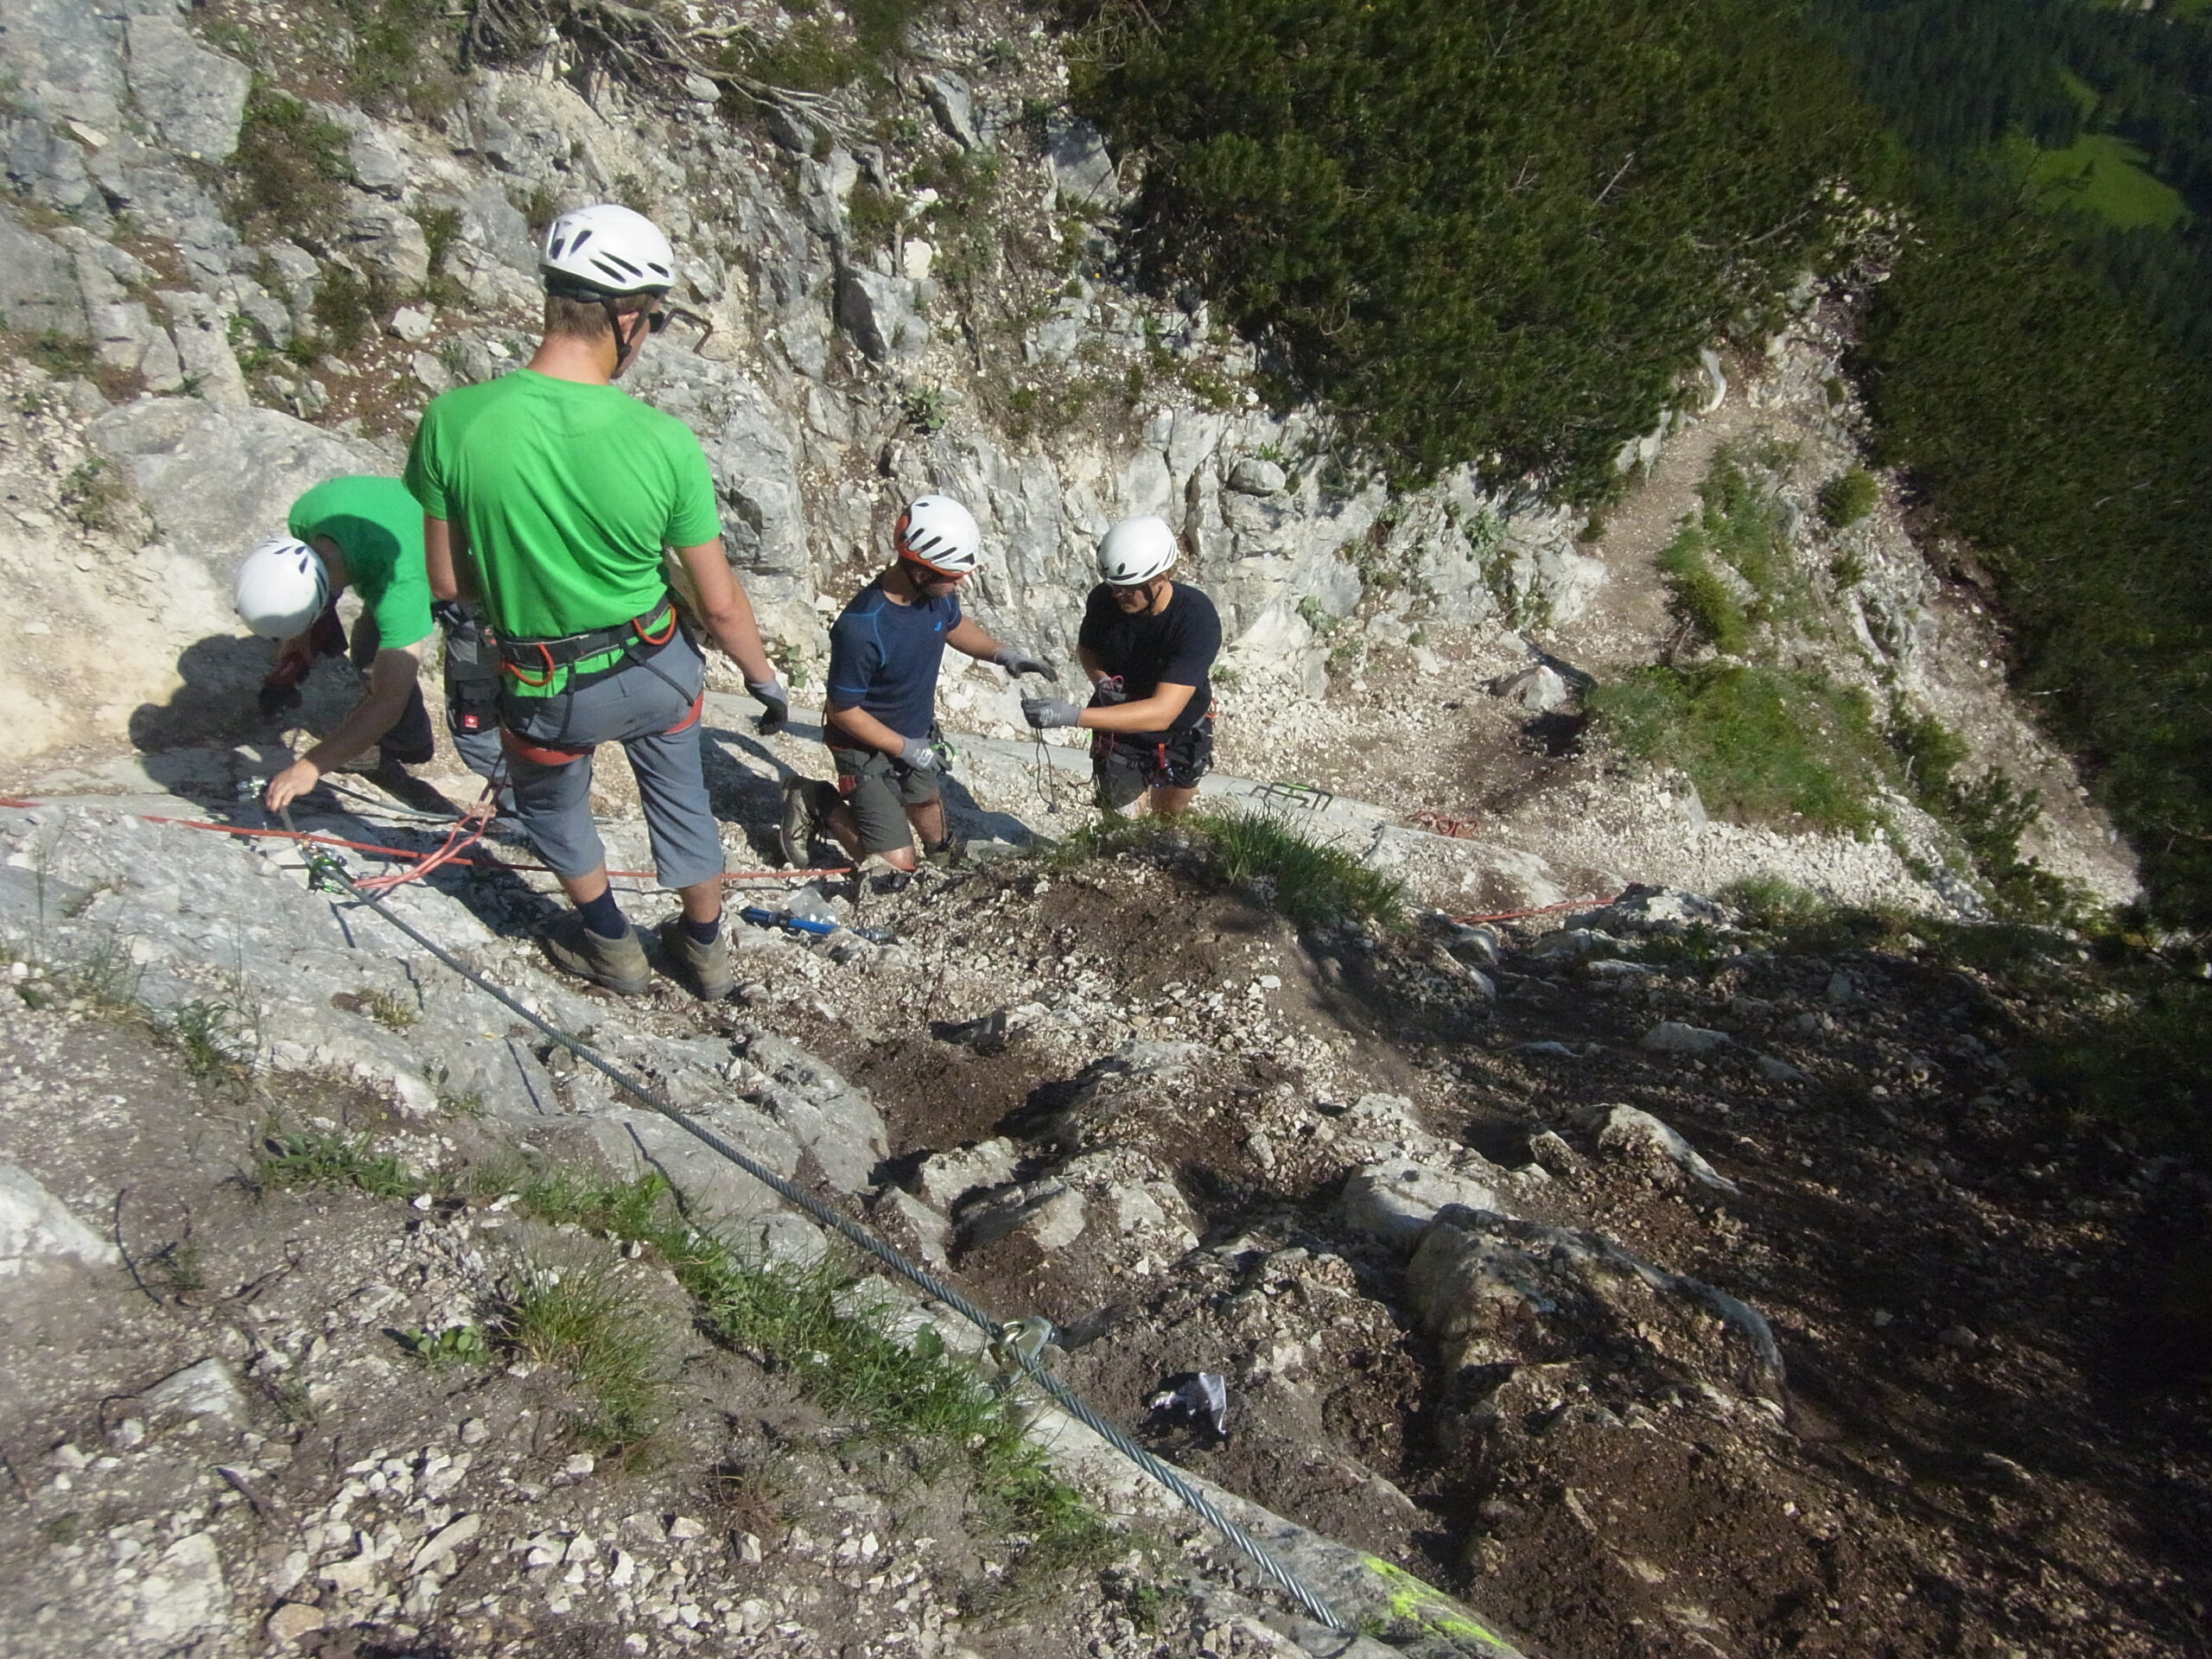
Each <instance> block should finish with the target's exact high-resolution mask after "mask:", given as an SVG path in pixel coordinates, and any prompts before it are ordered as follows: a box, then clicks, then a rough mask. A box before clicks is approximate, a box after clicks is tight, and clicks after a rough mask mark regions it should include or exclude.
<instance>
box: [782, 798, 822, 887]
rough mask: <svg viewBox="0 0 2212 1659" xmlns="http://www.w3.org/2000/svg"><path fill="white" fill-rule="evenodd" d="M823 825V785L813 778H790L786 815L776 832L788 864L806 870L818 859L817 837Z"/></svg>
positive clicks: (785, 803)
mask: <svg viewBox="0 0 2212 1659" xmlns="http://www.w3.org/2000/svg"><path fill="white" fill-rule="evenodd" d="M821 828H822V798H821V785H820V784H819V783H818V782H817V780H816V779H811V778H786V779H785V780H784V817H783V822H782V823H781V824H780V825H779V826H778V829H777V832H776V839H777V841H778V842H779V844H780V845H781V846H782V848H783V852H784V862H785V865H787V866H788V867H790V868H792V869H794V870H803V869H805V868H807V867H808V866H809V865H810V864H812V863H813V862H814V837H815V836H816V834H817V832H819V831H820V829H821Z"/></svg>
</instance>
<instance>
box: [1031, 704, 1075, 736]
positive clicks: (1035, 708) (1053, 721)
mask: <svg viewBox="0 0 2212 1659" xmlns="http://www.w3.org/2000/svg"><path fill="white" fill-rule="evenodd" d="M1082 713H1083V710H1082V709H1078V708H1077V707H1076V706H1075V704H1073V703H1071V702H1068V701H1067V700H1066V699H1065V698H1063V697H1024V698H1023V699H1022V700H1021V717H1022V718H1023V719H1024V720H1026V721H1028V722H1029V723H1030V725H1032V726H1033V727H1034V728H1036V729H1037V730H1039V731H1040V732H1042V731H1049V730H1050V729H1051V728H1053V727H1055V726H1072V725H1074V724H1075V723H1076V721H1077V718H1078V717H1079V716H1080V715H1082Z"/></svg>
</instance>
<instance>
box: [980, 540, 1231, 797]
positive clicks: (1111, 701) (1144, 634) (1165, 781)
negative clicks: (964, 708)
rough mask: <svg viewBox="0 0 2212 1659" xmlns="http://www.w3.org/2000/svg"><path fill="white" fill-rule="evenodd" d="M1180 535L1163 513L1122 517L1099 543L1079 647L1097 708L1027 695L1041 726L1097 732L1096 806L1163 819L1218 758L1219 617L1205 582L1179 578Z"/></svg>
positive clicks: (1093, 762) (1031, 715)
mask: <svg viewBox="0 0 2212 1659" xmlns="http://www.w3.org/2000/svg"><path fill="white" fill-rule="evenodd" d="M1175 554H1176V546H1175V532H1174V531H1171V530H1170V529H1168V528H1167V525H1166V523H1165V522H1164V521H1163V520H1161V519H1159V518H1152V517H1149V516H1147V517H1145V518H1124V519H1123V520H1122V522H1121V523H1120V524H1116V525H1115V526H1114V527H1113V529H1111V530H1109V531H1107V532H1106V539H1105V540H1103V542H1101V543H1099V544H1098V574H1099V575H1101V576H1103V578H1105V580H1103V582H1100V583H1099V584H1098V586H1096V588H1092V589H1091V590H1090V598H1089V599H1088V600H1087V601H1085V602H1084V609H1083V631H1082V632H1080V633H1078V634H1077V636H1076V655H1077V658H1079V659H1080V660H1081V661H1082V663H1083V668H1084V672H1085V673H1086V674H1088V675H1090V685H1091V695H1090V707H1089V708H1088V709H1078V708H1077V707H1076V706H1075V704H1073V703H1072V702H1063V701H1061V700H1059V699H1058V698H1055V697H1024V698H1023V699H1022V700H1021V712H1022V715H1023V716H1024V717H1025V718H1026V719H1027V721H1029V723H1030V725H1032V726H1033V727H1035V728H1038V729H1039V730H1040V731H1041V730H1044V729H1046V728H1049V727H1054V726H1080V727H1083V728H1085V729H1086V730H1088V731H1090V732H1092V733H1093V734H1095V735H1094V736H1093V737H1092V739H1091V744H1090V772H1091V778H1092V779H1093V781H1094V782H1095V784H1096V787H1097V791H1098V804H1099V805H1100V807H1102V808H1103V810H1107V811H1109V812H1122V813H1134V812H1135V810H1136V809H1137V808H1138V806H1139V805H1140V804H1146V805H1149V806H1150V807H1151V809H1152V810H1153V811H1154V812H1155V813H1157V814H1159V815H1160V817H1173V816H1174V815H1175V814H1176V813H1178V812H1181V811H1183V810H1185V809H1186V808H1188V807H1189V805H1190V804H1191V803H1192V800H1193V799H1194V798H1196V797H1197V795H1198V779H1201V778H1203V777H1205V774H1206V772H1207V770H1208V769H1209V768H1210V767H1211V766H1212V765H1213V688H1212V686H1211V683H1209V682H1208V679H1207V674H1208V671H1210V670H1211V668H1212V667H1213V661H1214V658H1217V657H1218V656H1219V655H1220V654H1221V616H1220V613H1218V612H1217V611H1216V610H1215V609H1214V607H1213V601H1211V600H1210V599H1208V598H1207V597H1206V596H1205V594H1203V593H1201V592H1199V591H1198V589H1197V588H1192V587H1191V586H1189V585H1188V584H1186V583H1183V582H1171V581H1170V580H1168V575H1167V573H1168V571H1169V570H1171V569H1173V567H1174V564H1175Z"/></svg>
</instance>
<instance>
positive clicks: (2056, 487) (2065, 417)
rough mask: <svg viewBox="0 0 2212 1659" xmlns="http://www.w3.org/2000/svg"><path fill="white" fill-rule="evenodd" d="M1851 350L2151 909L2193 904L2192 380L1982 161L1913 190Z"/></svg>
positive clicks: (2197, 455)
mask: <svg viewBox="0 0 2212 1659" xmlns="http://www.w3.org/2000/svg"><path fill="white" fill-rule="evenodd" d="M1916 226H1917V233H1916V235H1915V236H1914V237H1913V238H1910V240H1909V241H1908V242H1907V243H1906V244H1905V245H1904V248H1903V250H1902V251H1901V253H1900V257H1899V258H1898V260H1897V267H1896V271H1895V274H1894V275H1893V276H1892V277H1891V280H1890V281H1889V282H1887V283H1883V284H1881V285H1880V287H1879V288H1878V290H1877V291H1876V293H1875V295H1874V296H1873V299H1872V304H1871V307H1870V309H1869V312H1868V315H1867V321H1866V334H1865V335H1864V342H1863V345H1862V347H1861V351H1860V354H1859V360H1858V367H1859V372H1860V380H1861V384H1862V385H1864V386H1865V387H1866V392H1867V397H1868V400H1869V407H1870V410H1871V411H1872V414H1873V416H1874V417H1875V419H1876V421H1877V423H1878V435H1879V437H1880V440H1881V442H1882V445H1883V449H1884V454H1885V456H1886V457H1888V458H1890V459H1892V460H1896V461H1903V462H1904V463H1905V464H1907V465H1908V466H1910V468H1911V474H1912V480H1913V485H1914V488H1915V491H1916V494H1917V495H1918V496H1919V497H1920V499H1923V500H1925V501H1926V502H1927V503H1928V504H1929V505H1930V506H1931V507H1932V508H1933V509H1935V511H1936V512H1938V513H1940V514H1941V515H1942V522H1943V524H1944V527H1945V529H1946V530H1947V531H1949V532H1950V533H1952V534H1954V535H1956V536H1959V537H1962V538H1964V539H1966V540H1967V541H1969V542H1971V543H1973V544H1974V546H1975V547H1976V548H1977V549H1978V550H1980V553H1981V554H1982V556H1984V557H1985V558H1986V560H1988V561H1989V563H1991V565H1992V566H1993V568H1994V569H1995V570H1996V572H1997V575H1998V578H1999V587H2000V593H2001V597H2002V600H2003V602H2004V605H2005V609H2006V611H2007V612H2008V613H2009V614H2010V616H2011V618H2012V620H2013V621H2014V623H2015V625H2016V626H2015V630H2014V632H2013V638H2014V639H2015V640H2016V641H2017V643H2018V650H2019V656H2020V671H2019V673H2018V676H2017V677H2016V683H2017V684H2018V685H2019V686H2020V688H2021V689H2022V690H2026V691H2029V692H2031V693H2038V694H2044V695H2041V696H2038V699H2037V703H2036V704H2035V707H2036V708H2037V709H2038V710H2039V711H2040V713H2041V714H2042V715H2043V716H2044V719H2045V720H2046V721H2048V722H2049V724H2050V728H2051V729H2052V731H2053V733H2054V734H2055V735H2056V737H2058V738H2059V739H2060V740H2061V741H2064V742H2067V743H2069V744H2072V745H2074V746H2076V747H2080V748H2083V749H2086V750H2088V752H2089V753H2091V754H2092V755H2093V756H2094V759H2095V760H2096V761H2097V763H2098V764H2097V765H2096V766H2094V768H2093V770H2092V774H2091V775H2092V776H2093V777H2094V779H2095V786H2096V788H2097V790H2098V791H2099V793H2100V795H2101V798H2102V799H2103V801H2104V803H2105V804H2106V805H2107V807H2108V808H2109V810H2111V811H2112V813H2113V817H2114V818H2115V820H2116V821H2117V822H2118V823H2119V824H2120V827H2121V828H2122V829H2124V830H2125V831H2126V832H2127V834H2128V835H2129V836H2130V837H2131V838H2132V840H2133V843H2134V845H2135V847H2136V849H2137V852H2138V855H2139V858H2140V860H2141V862H2142V869H2143V877H2144V880H2145V885H2146V887H2149V889H2150V890H2151V892H2152V895H2153V899H2154V904H2155V906H2156V908H2157V910H2158V913H2159V914H2160V915H2161V916H2162V917H2164V918H2169V919H2174V920H2183V921H2189V922H2192V923H2194V924H2196V925H2202V924H2204V923H2205V922H2207V921H2209V920H2212V748H2208V744H2207V734H2208V733H2212V708H2208V698H2207V696H2206V690H2205V688H2206V687H2207V685H2208V684H2212V596H2208V589H2207V586H2206V583H2205V581H2204V549H2205V548H2206V546H2207V545H2208V544H2212V472H2209V471H2208V467H2212V387H2208V383H2207V377H2206V376H2205V374H2204V373H2203V369H2202V364H2201V363H2200V362H2197V361H2196V360H2194V359H2190V358H2189V357H2187V356H2185V355H2184V354H2183V353H2180V352H2178V351H2176V350H2174V349H2173V348H2171V346H2167V345H2166V344H2165V343H2164V341H2163V340H2162V339H2161V337H2160V335H2159V333H2158V329H2157V327H2155V326H2154V325H2153V324H2152V322H2151V321H2150V320H2149V319H2148V318H2147V317H2145V316H2144V315H2141V314H2139V313H2138V312H2136V311H2134V310H2133V309H2132V308H2129V307H2128V306H2126V305H2125V304H2123V303H2121V302H2118V301H2116V300H2115V299H2114V298H2113V296H2111V295H2110V294H2109V293H2107V291H2106V290H2105V289H2103V288H2102V287H2101V285H2100V283H2098V281H2097V280H2096V279H2095V278H2094V277H2092V276H2090V275H2088V274H2086V273H2084V272H2083V271H2082V270H2081V269H2080V268H2079V265H2078V264H2077V263H2076V262H2075V260H2074V259H2073V258H2072V257H2071V256H2070V253H2069V247H2068V245H2067V242H2066V239H2065V237H2064V236H2063V233H2062V232H2060V231H2059V230H2057V229H2056V228H2055V227H2053V226H2050V225H2049V224H2048V223H2046V222H2045V221H2044V220H2042V219H2039V218H2037V217H2036V216H2035V215H2033V214H2031V213H2026V212H2024V211H2022V210H2021V208H2020V207H2019V203H2018V195H2017V193H2016V192H2014V191H2012V189H2011V188H2010V187H2009V185H2008V184H2007V183H2006V182H2005V181H2002V180H1997V181H1991V182H1990V185H1989V188H1988V189H1987V191H1986V192H1985V193H1982V194H1968V193H1965V192H1961V194H1960V196H1959V198H1958V199H1957V200H1950V201H1946V202H1942V203H1938V204H1931V205H1929V206H1927V207H1924V208H1923V210H1922V211H1921V212H1920V213H1918V214H1917V215H1916Z"/></svg>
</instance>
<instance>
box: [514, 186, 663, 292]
mask: <svg viewBox="0 0 2212 1659" xmlns="http://www.w3.org/2000/svg"><path fill="white" fill-rule="evenodd" d="M537 270H538V274H539V275H540V276H541V277H543V278H544V279H545V286H546V287H547V288H548V289H551V290H552V291H554V292H556V293H560V292H562V291H563V290H569V289H573V290H577V291H575V292H573V293H571V295H570V297H572V298H582V299H598V298H601V297H603V296H611V295H616V294H655V293H666V292H667V291H668V290H669V289H671V288H673V287H675V286H676V251H675V250H674V249H673V248H671V247H670V246H669V245H668V238H666V237H664V236H663V235H662V234H661V233H660V230H659V227H658V226H656V225H655V224H654V223H653V222H652V220H651V219H647V218H646V217H645V215H644V214H643V213H632V212H631V211H630V209H628V208H627V207H622V206H620V204H619V203H616V202H612V201H602V202H601V203H599V204H598V205H597V206H595V207H575V208H571V209H570V210H569V212H567V213H563V214H562V215H561V217H560V218H558V219H555V220H554V221H553V223H552V224H551V225H550V226H548V227H547V229H546V232H545V248H544V251H543V253H541V254H540V255H539V256H538V261H537Z"/></svg>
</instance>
